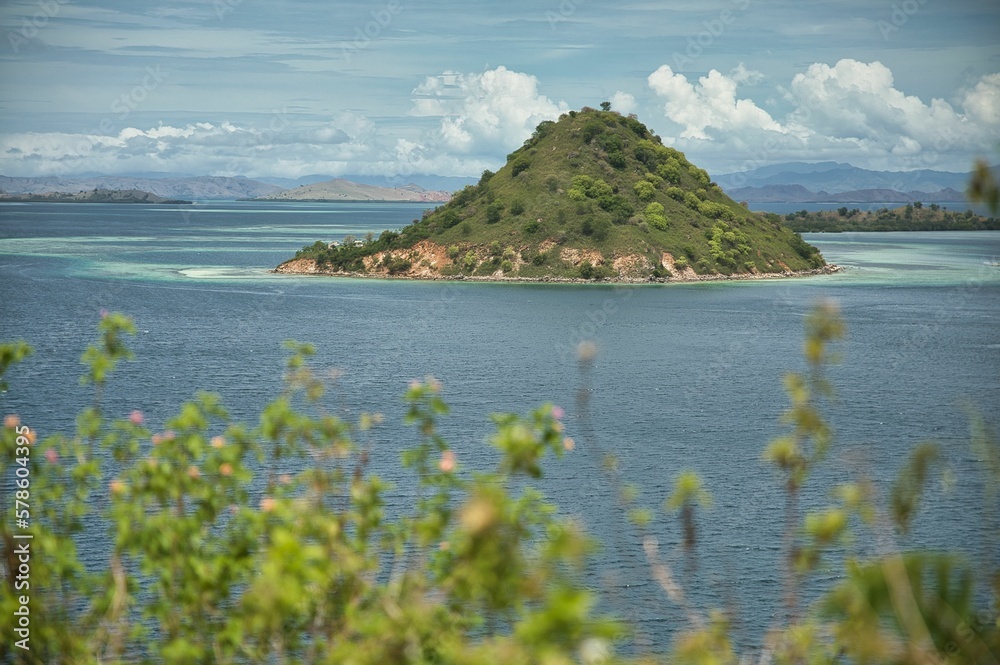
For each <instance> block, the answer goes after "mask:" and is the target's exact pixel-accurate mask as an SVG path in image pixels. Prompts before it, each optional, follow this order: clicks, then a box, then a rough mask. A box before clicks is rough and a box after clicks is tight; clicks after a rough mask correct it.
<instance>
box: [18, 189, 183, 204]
mask: <svg viewBox="0 0 1000 665" xmlns="http://www.w3.org/2000/svg"><path fill="white" fill-rule="evenodd" d="M0 202H8V203H20V202H26V203H172V204H190V203H191V201H185V200H182V199H167V198H163V197H162V196H157V195H156V194H150V193H149V192H142V191H139V190H137V189H125V190H122V189H93V190H91V191H89V192H77V193H75V194H70V193H67V192H47V193H45V194H5V193H4V194H0Z"/></svg>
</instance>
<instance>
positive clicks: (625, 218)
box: [277, 108, 826, 281]
mask: <svg viewBox="0 0 1000 665" xmlns="http://www.w3.org/2000/svg"><path fill="white" fill-rule="evenodd" d="M293 191H294V190H293ZM825 266H826V264H825V261H824V260H823V258H822V256H820V254H819V251H818V250H817V249H816V248H815V247H812V246H811V245H808V244H807V243H805V242H804V241H803V240H802V238H801V237H800V236H798V235H797V234H795V233H793V232H792V231H790V230H788V229H786V228H784V227H783V226H782V225H781V219H780V218H779V217H777V216H776V215H770V216H769V215H763V214H758V213H753V212H751V211H749V210H748V209H747V208H745V207H743V206H741V205H740V204H739V203H736V202H735V201H733V200H732V199H731V198H729V197H728V196H726V194H725V193H724V192H723V191H722V190H721V189H720V188H719V187H718V186H717V185H716V184H715V183H713V182H711V179H710V178H709V176H708V174H707V173H706V172H705V171H704V170H703V169H700V168H698V167H697V166H695V165H694V164H691V163H690V162H688V160H687V159H686V158H685V156H684V154H683V153H681V152H679V151H677V150H674V149H672V148H669V147H666V146H664V145H663V144H662V141H661V139H660V138H659V137H658V136H656V135H655V134H653V133H652V132H650V131H649V129H647V128H646V126H645V125H643V124H642V123H641V122H639V120H637V119H636V118H635V117H633V116H630V117H624V116H622V115H620V114H618V113H615V112H613V111H597V110H594V109H589V108H587V109H583V110H582V111H580V112H576V111H571V112H569V113H568V114H565V115H563V116H562V117H560V119H559V121H558V122H552V121H547V122H543V123H541V124H540V125H539V126H538V128H537V129H536V130H535V132H534V134H533V135H532V137H531V138H530V139H528V140H527V141H526V142H525V143H524V145H523V146H522V147H521V148H519V149H518V150H516V151H514V152H513V153H511V154H510V155H508V158H507V163H506V165H505V166H504V167H503V168H501V169H500V170H499V171H498V172H497V173H492V172H490V171H486V172H484V173H483V175H482V177H481V178H480V179H479V182H478V183H477V184H475V185H470V186H467V187H465V188H464V189H462V190H461V191H459V192H457V193H456V194H455V195H454V196H453V197H452V198H451V200H450V201H449V202H448V203H447V204H446V205H443V206H440V207H438V208H437V209H435V210H433V211H429V212H428V213H426V214H425V216H424V218H423V219H421V220H418V221H416V222H414V223H413V224H411V225H409V226H406V227H405V228H403V229H402V230H401V231H399V232H395V231H386V232H384V233H383V234H382V235H381V236H379V238H378V239H375V238H368V239H366V240H357V239H350V241H348V242H344V243H342V244H339V245H336V244H334V243H328V242H327V240H321V241H317V242H316V243H314V244H313V245H309V246H307V247H305V248H303V249H302V250H301V251H300V252H299V253H298V254H297V255H296V257H295V258H294V259H292V260H290V261H287V262H285V263H283V264H282V265H281V266H279V267H278V269H277V270H278V271H279V272H289V273H316V272H323V273H327V274H341V275H343V274H362V275H378V276H386V275H395V276H400V277H411V278H441V277H457V276H462V277H470V278H478V279H534V280H537V279H603V278H609V279H617V280H627V281H645V280H650V279H713V278H720V277H726V276H744V277H748V276H759V275H763V274H788V273H791V272H794V271H809V270H822V269H825Z"/></svg>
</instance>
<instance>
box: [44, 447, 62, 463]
mask: <svg viewBox="0 0 1000 665" xmlns="http://www.w3.org/2000/svg"><path fill="white" fill-rule="evenodd" d="M45 460H46V461H47V462H48V463H49V464H55V463H56V462H58V461H59V453H57V452H56V449H55V448H49V449H48V450H46V451H45Z"/></svg>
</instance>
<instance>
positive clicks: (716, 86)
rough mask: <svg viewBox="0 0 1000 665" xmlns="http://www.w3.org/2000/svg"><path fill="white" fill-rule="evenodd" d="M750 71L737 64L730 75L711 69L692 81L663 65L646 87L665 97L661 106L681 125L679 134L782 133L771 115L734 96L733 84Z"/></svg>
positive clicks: (702, 136) (698, 136)
mask: <svg viewBox="0 0 1000 665" xmlns="http://www.w3.org/2000/svg"><path fill="white" fill-rule="evenodd" d="M750 78H751V74H750V73H749V72H748V71H747V70H746V69H745V68H744V67H743V66H742V65H740V66H739V67H738V68H737V69H736V70H734V71H733V76H726V75H724V74H722V73H720V72H719V71H718V70H715V69H713V70H712V71H710V72H709V73H708V76H703V77H701V78H700V79H698V84H697V85H693V84H692V83H690V82H689V81H688V80H687V77H686V76H684V75H683V74H675V73H674V71H673V69H671V68H670V66H669V65H663V66H662V67H660V68H659V69H657V70H656V71H655V72H653V73H652V74H650V75H649V78H648V79H647V80H648V82H649V87H650V88H652V89H653V92H655V93H656V94H657V95H658V96H660V97H663V98H664V99H666V102H665V103H664V106H663V110H664V113H665V115H666V116H667V117H668V118H669V119H670V120H672V121H673V122H675V123H677V124H679V125H682V126H683V127H684V131H683V132H682V133H681V138H690V139H703V140H707V139H709V132H710V131H711V133H713V134H716V133H719V132H731V131H738V130H740V131H742V130H747V129H755V130H765V131H770V132H780V133H784V132H785V131H786V130H785V129H784V128H783V127H782V126H781V125H780V124H778V123H777V122H776V121H775V120H774V118H772V117H771V116H770V114H768V113H767V111H765V110H763V109H762V108H760V107H759V106H757V105H756V104H755V103H754V102H753V101H751V100H749V99H737V98H736V87H737V85H738V84H739V83H741V82H744V81H747V80H749V79H750Z"/></svg>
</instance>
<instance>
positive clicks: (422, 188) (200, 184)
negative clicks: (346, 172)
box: [0, 174, 478, 201]
mask: <svg viewBox="0 0 1000 665" xmlns="http://www.w3.org/2000/svg"><path fill="white" fill-rule="evenodd" d="M159 175H160V174H143V175H141V176H102V175H88V176H78V177H62V176H43V177H34V178H13V177H8V176H2V175H0V194H7V195H16V194H25V195H27V194H53V193H61V194H65V193H69V194H76V193H78V192H91V191H93V190H95V189H98V190H121V191H131V190H136V191H141V192H149V193H150V194H155V195H157V196H161V197H164V198H168V199H177V198H182V199H261V198H276V199H278V200H290V199H299V200H321V199H327V200H333V201H348V200H350V201H376V200H378V201H447V200H448V198H449V197H450V196H451V192H454V191H456V190H458V189H461V188H462V187H464V186H465V185H468V184H472V183H475V182H477V180H478V179H477V178H457V177H450V176H434V175H430V176H426V175H425V176H413V177H409V176H407V177H405V178H403V177H395V178H390V177H385V176H349V177H347V178H337V179H334V178H332V177H331V176H323V175H314V176H304V177H302V178H298V179H296V180H291V179H288V178H267V179H259V180H258V179H250V178H246V177H243V176H238V177H235V178H229V177H223V176H184V177H159ZM285 192H292V194H288V195H283V196H274V195H277V194H282V193H285Z"/></svg>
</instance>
